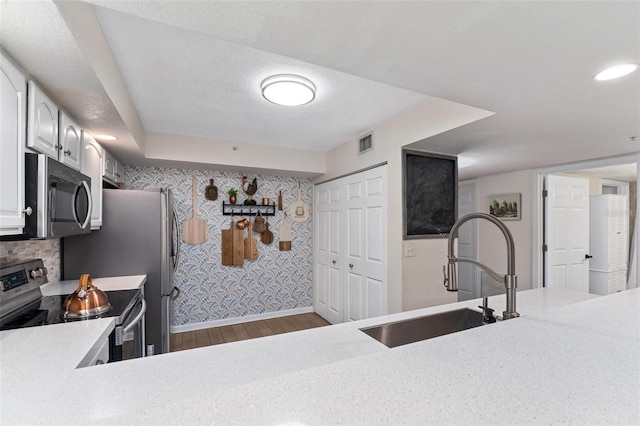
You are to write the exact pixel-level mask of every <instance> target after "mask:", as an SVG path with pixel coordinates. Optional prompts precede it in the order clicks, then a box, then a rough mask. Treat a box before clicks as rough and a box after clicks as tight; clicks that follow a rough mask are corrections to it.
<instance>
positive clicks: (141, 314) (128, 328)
mask: <svg viewBox="0 0 640 426" xmlns="http://www.w3.org/2000/svg"><path fill="white" fill-rule="evenodd" d="M140 302H142V308H140V312H139V313H138V315H137V316H136V317H135V318H134V319H133V321H131V322H130V323H129V325H127V326H126V327H125V328H123V329H122V334H127V333H128V332H129V331H131V329H132V328H133V327H135V326H136V324H137V323H139V322H140V320H142V317H144V314H145V312H147V302H145V301H144V299H140Z"/></svg>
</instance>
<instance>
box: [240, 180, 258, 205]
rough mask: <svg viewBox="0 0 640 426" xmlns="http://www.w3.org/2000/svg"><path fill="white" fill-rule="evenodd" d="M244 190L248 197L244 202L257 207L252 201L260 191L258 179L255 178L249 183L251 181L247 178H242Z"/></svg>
mask: <svg viewBox="0 0 640 426" xmlns="http://www.w3.org/2000/svg"><path fill="white" fill-rule="evenodd" d="M242 189H243V190H244V192H246V193H247V195H248V197H247V199H246V200H244V203H245V204H246V205H255V204H256V202H255V200H252V197H253V194H255V193H256V191H257V190H258V179H257V178H253V180H252V181H251V183H249V179H248V178H247V177H246V176H242Z"/></svg>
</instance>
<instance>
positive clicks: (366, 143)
mask: <svg viewBox="0 0 640 426" xmlns="http://www.w3.org/2000/svg"><path fill="white" fill-rule="evenodd" d="M372 149H373V145H372V144H371V135H367V136H365V137H364V138H362V139H360V143H359V146H358V154H362V153H363V152H367V151H371V150H372Z"/></svg>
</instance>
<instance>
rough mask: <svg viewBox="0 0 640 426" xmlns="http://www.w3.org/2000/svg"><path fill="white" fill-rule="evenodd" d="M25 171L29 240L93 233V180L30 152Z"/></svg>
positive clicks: (26, 219)
mask: <svg viewBox="0 0 640 426" xmlns="http://www.w3.org/2000/svg"><path fill="white" fill-rule="evenodd" d="M25 170H26V172H25V173H26V174H25V206H26V210H27V216H26V218H25V228H24V229H25V231H24V233H25V236H26V237H27V238H55V237H66V236H68V235H77V234H86V233H89V232H91V209H92V202H91V178H90V177H88V176H85V175H83V174H82V173H80V172H78V171H76V170H74V169H72V168H70V167H69V166H66V165H64V164H62V163H59V162H58V161H56V160H54V159H52V158H50V157H47V156H46V155H43V154H32V153H26V154H25ZM29 213H30V214H29Z"/></svg>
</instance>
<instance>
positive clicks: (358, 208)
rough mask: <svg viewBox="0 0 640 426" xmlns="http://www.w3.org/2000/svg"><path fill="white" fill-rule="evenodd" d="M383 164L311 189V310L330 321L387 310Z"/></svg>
mask: <svg viewBox="0 0 640 426" xmlns="http://www.w3.org/2000/svg"><path fill="white" fill-rule="evenodd" d="M386 186H387V178H386V166H380V167H376V168H373V169H370V170H367V171H364V172H361V173H357V174H354V175H350V176H347V177H344V178H341V179H337V180H334V181H331V182H327V183H324V184H321V185H317V186H316V190H315V195H316V196H315V208H314V212H315V213H314V218H315V224H314V226H315V230H316V232H315V243H314V244H315V283H314V288H315V291H314V305H315V310H316V312H317V313H318V314H319V315H321V316H323V317H324V318H326V319H327V320H328V321H329V322H331V323H334V324H335V323H339V322H344V321H355V320H359V319H363V318H371V317H375V316H379V315H383V314H386V312H387V262H386V257H387V255H386V253H387V232H386V223H387V208H386V198H387V195H386Z"/></svg>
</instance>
